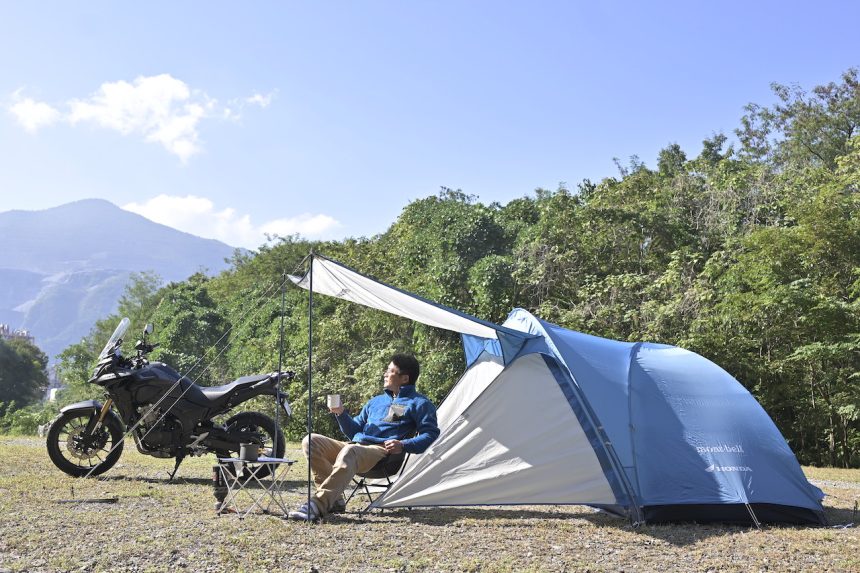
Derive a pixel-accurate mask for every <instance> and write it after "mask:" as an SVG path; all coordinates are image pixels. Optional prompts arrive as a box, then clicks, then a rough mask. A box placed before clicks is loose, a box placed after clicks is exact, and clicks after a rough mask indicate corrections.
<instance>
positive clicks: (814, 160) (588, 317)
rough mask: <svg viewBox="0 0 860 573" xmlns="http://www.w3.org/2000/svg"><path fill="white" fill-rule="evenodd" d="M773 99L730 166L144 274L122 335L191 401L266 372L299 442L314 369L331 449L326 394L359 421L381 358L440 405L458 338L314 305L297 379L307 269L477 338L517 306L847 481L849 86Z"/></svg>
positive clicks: (428, 215)
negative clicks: (155, 346) (389, 289)
mask: <svg viewBox="0 0 860 573" xmlns="http://www.w3.org/2000/svg"><path fill="white" fill-rule="evenodd" d="M774 91H775V92H776V94H777V96H778V98H779V102H778V103H777V104H776V105H774V106H772V107H762V106H758V105H755V104H750V105H749V106H748V107H747V114H746V115H745V116H744V117H743V118H742V120H741V125H740V127H739V129H738V130H737V132H736V133H737V135H738V144H737V147H735V145H728V146H727V142H728V139H727V137H726V136H725V135H723V134H720V133H718V134H713V135H712V136H711V137H709V138H707V139H705V140H704V141H703V142H702V149H701V151H700V152H699V153H698V155H695V156H694V155H692V154H690V155H689V156H688V154H687V153H685V151H684V150H682V149H681V148H680V146H678V145H677V144H671V145H669V146H667V147H666V148H665V149H664V150H662V151H661V152H660V154H659V157H658V161H657V166H656V169H649V168H648V167H647V166H646V165H645V164H644V163H642V162H641V161H639V160H638V159H637V158H635V157H634V158H632V159H631V161H630V163H629V165H626V166H625V165H621V164H620V163H619V164H618V165H619V175H618V177H610V178H606V179H603V180H602V181H600V182H597V183H592V182H591V181H583V182H582V183H581V184H580V185H579V186H577V188H576V189H575V190H570V189H568V188H567V186H565V185H563V184H562V185H560V186H559V188H558V189H556V190H555V191H547V190H543V189H538V190H537V191H535V192H534V194H533V195H531V196H528V197H523V198H520V199H516V200H514V201H511V202H510V203H508V204H507V205H504V206H502V205H499V204H491V205H484V204H481V203H480V202H478V201H477V200H476V198H475V197H472V196H469V195H467V194H465V193H463V192H462V191H459V190H452V189H447V188H443V189H442V190H441V192H440V193H439V194H438V195H435V196H431V197H426V198H423V199H418V200H416V201H413V202H411V203H410V204H408V205H407V206H406V207H405V208H404V209H403V211H402V212H401V214H400V216H399V217H398V218H397V220H396V221H394V223H393V224H392V225H391V227H390V228H389V229H388V230H387V231H386V232H385V233H382V234H381V235H378V236H376V237H373V238H370V239H348V240H345V241H338V242H327V243H311V242H308V241H304V240H301V239H300V238H298V237H287V238H283V239H280V240H279V242H278V243H276V244H273V245H269V246H265V247H263V248H261V249H260V251H259V252H258V253H256V254H252V255H243V254H239V253H237V255H236V256H235V258H234V260H233V268H232V269H231V270H230V271H228V272H225V273H223V274H221V275H220V276H218V277H215V278H212V279H207V278H206V277H203V276H201V275H197V276H194V277H192V278H190V279H189V280H188V281H185V282H183V283H176V284H171V285H168V286H167V287H165V288H163V289H158V280H157V277H151V276H148V275H141V276H139V277H138V280H137V282H136V283H135V285H134V287H133V288H131V289H130V290H129V292H128V295H127V297H126V298H125V299H124V303H123V306H124V308H122V309H121V312H120V314H119V316H123V315H128V316H132V317H133V318H134V319H135V322H136V323H137V322H140V323H141V324H140V325H138V324H136V325H135V328H139V327H140V326H142V322H144V321H149V322H153V323H155V326H156V333H157V340H158V342H160V343H161V344H162V346H161V348H160V349H159V354H158V355H157V356H160V357H161V358H162V359H163V360H165V361H167V362H169V363H171V364H173V365H174V366H176V367H177V368H178V369H180V370H184V369H186V368H190V367H191V366H192V365H193V364H195V363H197V361H198V359H200V358H201V357H203V361H202V362H201V364H202V366H200V367H199V368H200V369H203V368H205V369H206V370H205V373H204V375H203V376H202V377H201V381H203V382H205V383H220V382H223V381H228V380H230V379H232V378H235V377H238V376H242V375H246V374H250V373H253V372H266V371H273V370H275V369H276V368H277V367H278V362H279V360H281V361H282V364H283V367H284V369H292V370H296V371H297V372H298V373H299V374H298V376H297V377H296V380H294V381H293V383H292V384H291V385H290V387H289V388H285V391H286V393H287V394H288V396H289V397H290V399H291V402H292V404H293V407H294V409H295V410H296V413H297V416H296V417H295V418H294V419H292V420H291V421H290V422H289V423H288V425H287V426H286V428H285V429H286V432H287V435H288V436H289V437H290V438H291V439H298V438H300V437H301V436H302V434H303V433H304V431H305V418H304V411H305V408H306V405H307V401H308V396H307V383H308V372H309V371H310V373H311V374H312V379H313V384H314V398H313V404H312V407H313V411H314V417H315V420H316V426H315V428H316V429H317V430H319V431H324V432H329V433H336V432H337V430H336V427H335V425H334V422H333V420H332V418H331V417H330V416H329V415H328V414H327V410H326V408H325V405H324V396H325V394H327V393H331V392H337V393H340V394H342V395H343V397H344V401H345V403H346V404H347V406H349V407H350V408H351V409H352V411H353V412H355V411H356V410H357V409H358V408H359V407H360V406H361V405H362V403H363V402H364V401H365V400H367V398H369V397H370V396H372V395H374V394H376V393H378V392H379V391H380V387H381V382H380V377H381V373H382V371H383V369H384V368H385V366H386V364H387V362H388V359H389V357H390V355H391V354H393V353H394V352H398V351H402V350H406V351H412V352H414V353H415V354H416V356H417V357H418V358H419V360H420V361H421V364H422V374H421V378H420V380H419V389H420V390H421V391H422V392H424V393H425V394H427V395H429V396H430V397H431V398H432V399H434V400H435V401H437V402H439V401H440V400H442V399H443V398H444V397H445V395H446V394H447V393H448V391H449V390H450V388H451V387H452V386H453V384H454V383H455V382H456V380H457V378H458V377H459V375H460V373H461V372H462V370H463V366H464V364H463V354H462V348H461V344H460V340H459V337H458V336H457V335H456V334H452V333H448V332H443V331H439V330H437V329H433V328H429V327H426V326H423V325H419V324H414V323H412V322H410V321H407V320H404V319H401V318H398V317H395V316H391V315H387V314H384V313H381V312H378V311H374V310H369V309H366V308H364V307H359V306H356V305H353V304H350V303H346V302H343V301H339V300H333V299H331V298H328V297H323V296H317V297H315V299H314V306H313V350H314V353H313V361H314V362H313V364H309V363H308V332H309V324H308V297H307V293H306V292H305V291H301V290H299V289H296V288H293V287H292V286H291V285H289V284H287V286H286V289H285V290H284V291H283V294H282V291H281V289H280V286H281V285H282V284H283V283H284V277H285V275H286V274H287V273H293V274H297V273H298V274H300V273H301V272H303V270H304V268H305V267H304V266H303V261H304V260H305V257H306V255H307V254H308V253H309V252H310V251H312V250H313V251H315V252H319V253H322V254H324V255H326V256H328V257H329V258H332V259H335V260H338V261H340V262H342V263H344V264H346V265H348V266H350V267H352V268H354V269H356V270H357V271H359V272H361V273H363V274H367V275H369V276H372V277H374V278H376V279H378V280H380V281H382V282H384V283H387V284H391V285H393V286H395V287H398V288H401V289H404V290H407V291H411V292H415V293H417V294H419V295H421V296H424V297H426V298H428V299H431V300H434V301H438V302H440V303H442V304H445V305H448V306H452V307H454V308H457V309H460V310H462V311H465V312H468V313H472V314H475V315H477V316H479V317H480V318H483V319H486V320H491V321H495V322H501V321H503V320H504V318H505V316H506V314H507V313H508V312H509V311H510V310H511V308H513V307H517V306H521V307H524V308H526V309H528V310H531V311H533V312H535V313H536V314H537V315H539V316H541V317H542V318H544V319H547V320H550V321H553V322H557V323H560V324H562V325H564V326H567V327H569V328H575V329H578V330H582V331H585V332H589V333H593V334H596V335H599V336H605V337H611V338H616V339H622V340H649V341H655V342H662V343H670V344H679V345H682V346H685V347H687V348H690V349H691V350H695V351H697V352H699V353H701V354H703V355H704V356H706V357H708V358H710V359H712V360H713V361H715V362H716V363H718V364H720V365H721V366H722V367H724V368H725V369H726V370H728V371H729V372H730V373H731V374H733V375H734V376H735V377H736V378H738V380H740V381H741V383H742V384H744V385H745V386H746V387H747V388H748V389H749V390H750V391H751V392H753V394H754V395H755V396H756V398H757V399H758V400H759V401H760V402H761V403H762V405H763V406H764V407H765V409H766V410H767V411H768V413H769V414H770V415H771V417H772V418H773V419H774V421H775V422H776V424H777V425H778V426H779V428H780V430H781V431H782V432H783V434H784V435H785V437H786V438H787V439H788V441H789V442H790V444H791V446H792V448H793V449H794V451H795V452H796V453H797V454H798V457H799V458H800V460H801V461H802V462H804V463H812V464H829V465H843V466H853V467H857V466H860V454H858V452H860V205H858V200H860V135H858V127H860V125H858V124H860V85H858V79H857V71H856V70H849V71H847V72H846V73H845V74H844V75H843V76H842V78H841V80H840V81H839V82H838V83H830V84H827V85H825V86H819V87H816V88H813V89H812V90H811V91H810V92H806V91H804V90H802V89H801V88H799V87H785V86H781V85H774ZM689 157H692V159H690V158H689ZM282 296H283V299H282ZM282 301H283V303H282ZM282 304H283V307H284V308H285V310H286V312H285V313H284V315H283V317H282V314H281V308H282ZM117 320H118V317H116V316H115V317H109V318H108V319H106V320H105V321H102V322H100V323H99V324H98V325H96V328H95V329H94V331H93V334H92V335H91V336H89V337H87V339H85V340H84V341H82V342H81V343H79V344H76V345H73V346H72V347H70V348H69V349H67V350H66V352H65V353H64V354H63V362H62V363H61V372H62V374H63V376H64V377H65V379H67V380H72V381H78V383H74V382H70V389H69V390H67V392H68V394H67V396H68V397H71V396H72V395H73V394H74V393H75V392H78V393H79V394H76V395H82V388H83V386H84V385H83V382H84V381H85V380H86V378H87V377H88V376H89V373H90V370H91V368H92V364H93V361H94V358H95V356H96V354H97V353H98V351H99V350H100V349H101V344H103V343H104V340H105V339H106V338H107V336H108V335H109V334H110V331H111V330H112V328H113V326H114V325H115V324H116V322H117ZM281 320H283V322H284V325H285V340H284V342H285V343H284V346H283V356H282V357H281V356H279V345H280V324H281ZM211 348H216V350H210V349H211ZM253 406H254V407H259V408H265V407H266V405H265V403H263V402H262V401H261V402H259V403H258V404H254V405H253ZM249 407H250V406H249Z"/></svg>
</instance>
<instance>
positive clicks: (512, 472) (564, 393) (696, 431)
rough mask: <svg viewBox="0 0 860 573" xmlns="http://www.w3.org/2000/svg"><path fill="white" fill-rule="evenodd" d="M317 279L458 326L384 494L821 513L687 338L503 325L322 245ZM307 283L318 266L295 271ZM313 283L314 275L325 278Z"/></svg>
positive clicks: (676, 516) (407, 502)
mask: <svg viewBox="0 0 860 573" xmlns="http://www.w3.org/2000/svg"><path fill="white" fill-rule="evenodd" d="M313 265H314V266H313V271H314V276H313V290H314V292H323V293H325V294H329V295H331V296H336V297H338V298H343V299H345V300H351V301H353V302H357V303H359V304H364V305H366V306H370V307H373V308H377V309H379V310H384V311H387V312H391V313H393V314H397V315H399V316H404V317H406V318H411V319H413V320H416V321H419V322H422V323H424V324H430V325H432V326H438V327H440V328H446V329H448V330H454V331H456V332H460V333H461V334H462V335H463V343H464V347H465V349H466V356H467V369H466V371H465V373H464V374H463V376H462V378H461V379H460V380H459V381H458V382H457V384H456V385H455V386H454V388H453V389H452V390H451V392H450V394H449V395H448V397H447V398H446V399H445V400H444V401H443V402H442V403H441V404H440V406H439V408H438V420H439V427H440V430H441V434H440V436H439V438H438V439H437V440H436V441H435V442H434V443H433V444H432V445H431V446H430V448H429V449H428V450H427V451H426V452H425V453H424V454H421V455H417V456H411V457H410V458H409V461H408V463H407V465H406V466H405V469H404V470H403V472H402V474H401V476H400V478H399V479H398V480H397V482H396V483H395V484H394V485H393V486H392V487H391V488H390V489H389V490H388V491H387V492H386V493H385V494H384V495H383V496H381V497H380V498H378V499H377V500H376V501H375V502H374V506H376V507H415V506H452V505H504V504H512V505H534V504H584V505H591V506H594V507H598V508H601V509H605V510H607V511H610V512H613V513H617V514H620V515H625V516H628V517H629V518H630V519H631V520H632V521H634V522H637V521H640V522H641V521H651V522H655V521H656V522H659V521H678V520H685V521H686V520H694V521H701V522H704V521H732V522H744V523H758V522H784V523H815V524H818V523H824V522H825V518H824V512H823V508H822V506H821V500H822V498H823V494H822V493H821V490H819V489H818V488H816V487H815V486H813V485H811V484H810V483H809V482H808V481H807V480H806V477H805V476H804V475H803V471H802V470H801V468H800V465H799V464H798V463H797V459H796V458H795V456H794V454H793V453H792V451H791V449H790V448H789V446H788V444H787V443H786V441H785V439H784V438H783V437H782V435H781V434H780V432H779V430H778V429H777V428H776V426H775V425H774V423H773V421H772V420H771V419H770V417H769V416H768V415H767V413H766V412H765V411H764V409H762V407H761V406H760V405H759V404H758V402H757V401H756V400H755V398H753V396H752V395H751V394H750V393H749V392H748V391H747V390H746V389H745V388H744V387H743V386H742V385H741V384H740V383H739V382H738V381H737V380H735V379H734V378H733V377H732V376H731V375H730V374H729V373H727V372H726V371H725V370H723V369H722V368H720V367H719V366H717V365H716V364H714V363H713V362H711V361H709V360H707V359H706V358H704V357H702V356H699V355H698V354H695V353H693V352H690V351H688V350H684V349H682V348H678V347H674V346H668V345H662V344H651V343H644V342H635V343H633V342H620V341H615V340H608V339H604V338H599V337H596V336H591V335H587V334H583V333H580V332H575V331H572V330H568V329H565V328H563V327H560V326H557V325H554V324H551V323H548V322H544V321H541V320H540V319H538V318H536V317H535V316H533V315H532V314H531V313H529V312H527V311H525V310H523V309H515V310H514V311H513V312H512V313H511V314H510V316H509V317H508V319H507V321H506V322H505V323H504V325H501V326H500V325H494V324H492V323H489V322H486V321H482V320H480V319H477V318H475V317H471V316H469V315H466V314H464V313H461V312H459V311H456V310H454V309H450V308H447V307H444V306H441V305H438V304H435V303H433V302H430V301H427V300H425V299H423V298H421V297H418V296H416V295H412V294H410V293H407V292H404V291H401V290H399V289H396V288H394V287H390V286H387V285H383V284H381V283H378V282H377V281H374V280H373V279H370V278H368V277H365V276H363V275H361V274H359V273H357V272H355V271H353V270H351V269H348V268H346V267H344V266H342V265H340V264H338V263H334V262H333V261H330V260H327V259H322V258H319V257H314V261H313ZM294 280H295V282H296V283H297V284H299V285H300V286H304V287H305V288H308V287H309V286H310V277H309V275H305V277H303V278H301V279H298V278H296V279H294ZM318 287H319V288H318Z"/></svg>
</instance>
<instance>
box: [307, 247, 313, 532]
mask: <svg viewBox="0 0 860 573" xmlns="http://www.w3.org/2000/svg"><path fill="white" fill-rule="evenodd" d="M310 259H311V263H310V265H311V268H310V271H309V273H308V278H309V285H308V286H309V288H308V421H307V424H308V512H310V510H311V447H312V446H311V444H312V443H313V440H311V435H312V433H313V429H314V426H313V416H312V415H311V403H312V402H313V398H314V391H313V376H312V374H311V373H312V372H313V363H314V252H313V250H311V256H310ZM310 522H311V520H310V519H309V520H308V523H310Z"/></svg>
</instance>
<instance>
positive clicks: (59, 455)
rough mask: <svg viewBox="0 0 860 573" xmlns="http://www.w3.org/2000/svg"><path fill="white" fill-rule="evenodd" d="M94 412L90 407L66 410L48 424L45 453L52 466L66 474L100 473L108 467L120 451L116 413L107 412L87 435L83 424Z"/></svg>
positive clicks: (119, 431)
mask: <svg viewBox="0 0 860 573" xmlns="http://www.w3.org/2000/svg"><path fill="white" fill-rule="evenodd" d="M94 415H95V414H94V413H93V412H91V411H90V412H66V413H64V414H62V415H60V417H59V418H57V419H56V420H55V421H54V423H52V424H51V429H50V430H49V431H48V438H47V446H48V456H49V457H50V458H51V461H52V462H54V465H55V466H57V467H58V468H60V469H61V470H62V471H64V472H65V473H67V474H69V475H70V476H73V477H82V476H86V475H91V476H96V475H99V474H102V473H104V472H106V471H108V470H109V469H111V468H112V467H113V465H114V464H115V463H116V461H117V460H118V459H119V457H120V455H122V446H123V444H122V443H121V442H120V440H121V439H122V436H123V428H122V424H121V423H120V422H119V420H117V419H116V417H114V416H112V415H108V416H106V417H105V420H104V423H103V424H102V426H101V427H100V428H99V429H97V430H96V431H95V432H93V433H91V434H89V435H87V434H86V429H87V424H89V422H90V419H91V418H92V417H93V416H94ZM117 444H118V445H117ZM114 446H116V447H114Z"/></svg>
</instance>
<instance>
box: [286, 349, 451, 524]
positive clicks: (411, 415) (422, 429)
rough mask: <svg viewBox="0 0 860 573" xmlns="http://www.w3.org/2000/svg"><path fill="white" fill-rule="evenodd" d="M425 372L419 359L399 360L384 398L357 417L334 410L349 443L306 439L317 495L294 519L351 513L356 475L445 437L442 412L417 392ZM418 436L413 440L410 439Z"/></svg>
mask: <svg viewBox="0 0 860 573" xmlns="http://www.w3.org/2000/svg"><path fill="white" fill-rule="evenodd" d="M418 373H419V366H418V361H417V360H416V359H415V357H414V356H411V355H409V354H395V355H394V356H392V357H391V363H390V364H389V365H388V370H386V371H385V375H384V377H383V381H384V384H383V388H384V390H385V393H384V394H380V395H379V396H375V397H373V398H371V399H370V400H369V401H368V402H367V404H365V405H364V408H362V409H361V412H360V413H359V414H358V416H356V417H354V418H353V417H351V416H350V415H349V413H348V412H347V411H346V410H345V409H344V408H343V406H338V407H337V408H330V411H331V412H332V413H333V414H334V415H335V418H336V419H337V423H338V425H339V426H340V429H341V431H342V432H343V434H344V435H345V436H346V437H347V439H348V440H350V441H348V442H342V441H340V440H334V439H332V438H327V437H326V436H322V435H320V434H312V435H310V436H305V439H304V440H302V449H303V450H304V452H305V457H307V456H308V444H309V443H310V465H311V473H312V474H313V476H314V483H315V484H316V493H315V494H314V495H313V496H312V497H311V500H310V502H309V503H305V504H303V505H302V506H301V507H300V508H299V509H297V510H295V511H291V512H290V513H289V517H290V519H300V520H311V521H316V520H318V519H320V518H322V517H324V516H325V515H326V514H327V513H332V512H342V511H344V509H345V508H346V503H345V501H344V498H343V492H344V490H345V489H346V487H347V486H348V485H349V483H350V480H352V477H353V476H354V475H355V474H356V473H363V472H366V471H368V470H370V469H371V468H372V467H373V466H375V465H376V464H377V462H379V461H380V460H381V459H383V458H384V457H386V456H387V455H389V454H399V453H401V452H403V451H405V452H407V453H410V454H420V453H422V452H423V451H424V450H426V449H427V448H428V447H430V444H431V443H433V440H435V439H436V438H437V437H438V436H439V427H438V426H437V425H436V407H435V406H434V405H433V403H432V402H431V401H430V400H429V399H427V397H426V396H424V395H422V394H419V393H418V392H416V391H415V382H416V380H418ZM407 436H412V437H407Z"/></svg>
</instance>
